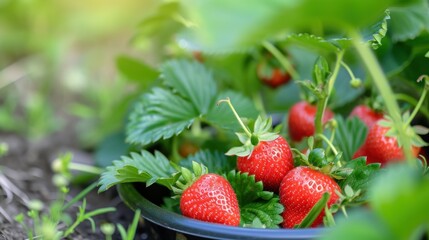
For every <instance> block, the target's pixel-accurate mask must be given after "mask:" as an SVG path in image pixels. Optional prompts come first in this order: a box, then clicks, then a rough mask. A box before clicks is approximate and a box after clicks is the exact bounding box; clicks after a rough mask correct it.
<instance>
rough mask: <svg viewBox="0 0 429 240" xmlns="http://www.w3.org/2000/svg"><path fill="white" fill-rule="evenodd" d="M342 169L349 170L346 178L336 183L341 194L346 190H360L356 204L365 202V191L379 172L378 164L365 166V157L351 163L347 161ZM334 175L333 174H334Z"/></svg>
mask: <svg viewBox="0 0 429 240" xmlns="http://www.w3.org/2000/svg"><path fill="white" fill-rule="evenodd" d="M342 169H349V170H351V171H348V172H347V176H345V178H344V179H341V180H339V181H338V184H339V185H340V187H341V189H343V192H346V191H345V190H346V188H351V189H354V190H356V191H357V190H360V191H361V195H360V197H358V198H356V202H360V201H366V200H367V195H366V193H367V189H368V188H369V187H370V184H371V180H372V178H373V177H374V176H375V175H376V174H377V173H378V172H379V170H380V164H378V163H372V164H368V165H367V164H366V158H365V157H359V158H356V159H354V160H353V161H349V162H347V163H346V165H344V167H343V168H342ZM334 174H335V173H334Z"/></svg>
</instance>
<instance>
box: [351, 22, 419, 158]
mask: <svg viewBox="0 0 429 240" xmlns="http://www.w3.org/2000/svg"><path fill="white" fill-rule="evenodd" d="M349 35H350V37H351V39H352V44H353V45H354V47H355V49H356V51H357V53H358V55H359V56H360V58H361V60H362V62H363V64H364V65H365V67H366V68H367V70H368V73H369V75H370V76H371V78H372V79H373V82H374V84H375V86H376V87H377V89H378V91H379V93H380V95H381V96H382V98H383V100H384V104H385V106H386V108H387V112H388V113H389V115H390V117H391V118H392V120H393V124H394V127H395V128H396V130H397V131H398V137H399V138H400V139H401V142H402V144H403V148H404V155H405V158H406V159H407V161H408V162H409V164H412V165H415V164H416V161H414V157H413V152H412V149H411V139H410V138H409V137H408V136H407V132H406V129H404V128H403V127H402V126H403V123H402V119H401V114H400V113H401V112H400V109H399V106H398V103H397V102H396V101H395V95H394V93H393V91H392V89H391V88H390V85H389V81H388V80H387V77H386V75H385V74H384V72H383V69H382V68H381V66H380V64H379V62H378V61H377V58H376V57H375V55H374V53H373V52H372V51H371V49H370V48H369V47H368V45H367V44H363V43H364V40H363V39H362V36H361V34H360V33H359V32H357V31H356V30H351V31H350V32H349Z"/></svg>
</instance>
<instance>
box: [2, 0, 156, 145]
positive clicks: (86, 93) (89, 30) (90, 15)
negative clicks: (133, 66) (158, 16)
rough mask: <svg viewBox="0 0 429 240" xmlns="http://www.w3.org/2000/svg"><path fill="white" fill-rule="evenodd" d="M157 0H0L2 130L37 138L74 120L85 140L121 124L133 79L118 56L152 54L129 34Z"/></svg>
mask: <svg viewBox="0 0 429 240" xmlns="http://www.w3.org/2000/svg"><path fill="white" fill-rule="evenodd" d="M159 2H160V1H153V0H128V1H119V0H113V1H103V0H89V1H85V2H80V1H71V0H64V1H55V0H0V132H14V133H19V134H22V135H24V136H25V137H28V138H30V139H35V140H37V139H40V138H43V137H46V136H47V135H49V134H50V133H54V132H57V131H59V130H65V129H68V127H69V126H72V128H73V129H71V132H74V133H76V135H77V137H78V139H79V144H80V145H81V146H82V147H89V148H90V147H93V146H95V145H96V144H97V143H98V142H99V141H100V140H101V139H103V138H104V137H105V136H106V135H107V134H109V133H112V132H115V131H117V130H118V129H120V128H121V126H122V119H123V116H124V114H125V112H126V108H127V107H128V106H127V105H128V102H127V101H128V100H129V99H130V97H127V96H129V95H132V94H133V93H134V92H135V91H136V90H137V89H138V86H137V87H136V84H133V83H130V82H129V81H128V79H127V78H126V77H124V76H122V75H121V74H118V72H117V67H116V64H117V58H118V56H120V55H123V54H126V55H137V56H138V57H139V58H145V59H147V60H148V61H150V59H151V56H150V53H149V52H150V51H146V52H145V54H142V53H140V52H139V53H138V54H137V52H138V51H139V49H138V48H139V47H138V46H135V45H133V44H131V41H132V36H133V34H134V33H135V30H136V26H137V25H138V23H139V21H140V20H141V19H142V18H143V17H144V16H145V15H147V14H150V13H151V11H154V9H155V8H156V7H157V4H160V3H159ZM70 124H72V125H70ZM68 130H70V129H68Z"/></svg>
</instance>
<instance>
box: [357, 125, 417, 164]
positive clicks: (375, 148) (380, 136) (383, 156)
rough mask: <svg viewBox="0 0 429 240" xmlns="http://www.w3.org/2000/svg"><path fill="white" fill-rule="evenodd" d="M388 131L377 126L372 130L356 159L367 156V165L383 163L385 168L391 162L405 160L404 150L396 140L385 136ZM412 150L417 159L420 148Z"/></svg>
mask: <svg viewBox="0 0 429 240" xmlns="http://www.w3.org/2000/svg"><path fill="white" fill-rule="evenodd" d="M388 130H389V129H388V128H386V127H383V126H380V125H378V124H375V125H374V126H373V127H372V128H371V129H370V131H369V133H368V136H367V137H366V140H365V142H364V144H363V145H362V147H361V148H360V149H359V150H358V152H356V153H355V155H354V157H359V156H366V157H367V160H366V162H367V164H370V163H381V166H385V165H386V164H388V163H390V162H396V161H402V160H404V159H405V158H404V153H403V150H402V148H400V147H399V145H398V141H397V140H396V138H395V137H387V136H385V134H386V132H387V131H388ZM412 150H413V155H414V156H415V157H416V156H417V155H418V153H419V151H420V148H419V147H415V146H413V147H412ZM359 151H360V152H359Z"/></svg>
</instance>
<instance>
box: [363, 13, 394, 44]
mask: <svg viewBox="0 0 429 240" xmlns="http://www.w3.org/2000/svg"><path fill="white" fill-rule="evenodd" d="M385 13H386V14H385V16H384V17H383V19H381V20H380V21H378V22H377V23H376V24H374V25H372V26H370V27H369V28H367V29H365V30H364V32H363V36H364V39H365V40H367V41H368V43H369V44H370V45H371V47H372V48H373V49H377V48H379V47H380V46H381V40H382V39H383V38H384V37H385V36H386V33H387V20H390V12H389V11H385Z"/></svg>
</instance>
